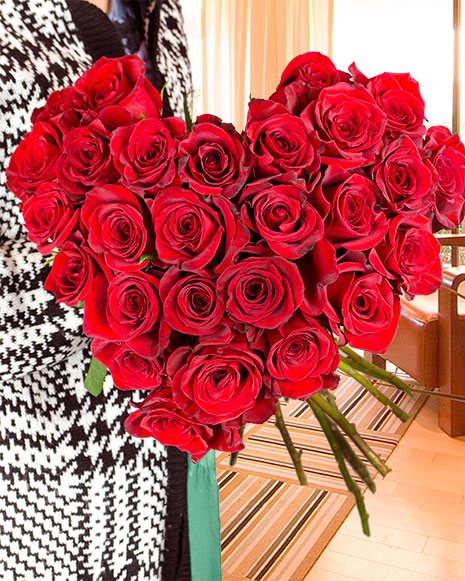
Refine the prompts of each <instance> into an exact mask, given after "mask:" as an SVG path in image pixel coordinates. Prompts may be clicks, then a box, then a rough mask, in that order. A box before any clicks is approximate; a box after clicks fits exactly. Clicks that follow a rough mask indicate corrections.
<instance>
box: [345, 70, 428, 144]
mask: <svg viewBox="0 0 465 581" xmlns="http://www.w3.org/2000/svg"><path fill="white" fill-rule="evenodd" d="M349 70H350V72H351V73H352V75H353V77H354V80H355V82H356V83H361V84H362V85H365V86H366V88H367V89H368V90H369V91H370V93H371V94H372V95H373V97H374V98H375V101H376V103H377V105H378V107H379V108H380V109H382V110H383V111H384V112H385V113H386V115H387V126H386V130H387V132H388V133H389V134H390V135H391V136H392V137H393V138H394V139H396V138H397V137H399V136H400V134H402V135H408V136H410V137H418V136H420V135H424V133H425V126H424V125H423V120H424V118H425V102H424V101H423V97H422V96H421V93H420V85H419V84H418V82H417V81H416V80H415V79H413V78H412V77H411V76H410V74H409V73H382V74H380V75H376V76H375V77H372V78H371V79H368V78H367V77H365V75H364V74H362V73H361V72H360V71H359V70H358V69H357V67H356V66H355V63H352V64H351V65H350V67H349Z"/></svg>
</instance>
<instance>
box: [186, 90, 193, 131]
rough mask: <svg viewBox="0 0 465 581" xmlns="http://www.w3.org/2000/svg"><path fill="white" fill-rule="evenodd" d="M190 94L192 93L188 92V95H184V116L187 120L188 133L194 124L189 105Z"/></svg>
mask: <svg viewBox="0 0 465 581" xmlns="http://www.w3.org/2000/svg"><path fill="white" fill-rule="evenodd" d="M189 95H190V93H187V94H186V95H184V118H185V120H186V129H187V132H188V133H189V131H190V130H191V129H192V125H193V123H192V117H191V113H190V111H189V105H188V104H187V97H188V96H189Z"/></svg>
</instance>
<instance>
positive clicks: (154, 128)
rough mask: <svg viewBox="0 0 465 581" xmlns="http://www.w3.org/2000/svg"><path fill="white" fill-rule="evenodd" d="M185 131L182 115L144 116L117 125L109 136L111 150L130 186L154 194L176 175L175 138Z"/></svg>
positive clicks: (119, 169) (124, 178)
mask: <svg viewBox="0 0 465 581" xmlns="http://www.w3.org/2000/svg"><path fill="white" fill-rule="evenodd" d="M185 132H186V124H185V122H184V121H183V120H182V119H178V118H176V117H171V118H168V119H143V120H141V121H139V122H138V123H136V124H133V125H128V126H125V127H119V128H118V129H116V130H115V131H114V133H113V135H112V138H111V144H110V147H111V153H112V156H113V162H114V164H115V167H116V169H117V170H118V171H119V173H120V174H121V176H122V179H123V182H124V184H125V185H127V186H128V187H129V188H131V189H135V190H142V191H144V192H147V193H150V194H154V193H155V192H156V191H157V189H158V188H162V187H165V186H168V185H170V184H171V182H172V181H173V179H174V177H175V175H176V158H177V154H178V149H177V143H176V139H180V138H181V137H182V136H183V135H184V134H185Z"/></svg>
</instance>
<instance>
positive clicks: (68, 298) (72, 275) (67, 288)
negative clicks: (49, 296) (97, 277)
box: [44, 242, 98, 307]
mask: <svg viewBox="0 0 465 581" xmlns="http://www.w3.org/2000/svg"><path fill="white" fill-rule="evenodd" d="M97 268H98V267H97V264H96V262H95V260H94V259H93V258H92V256H91V254H90V252H89V251H88V249H87V248H85V247H83V246H78V245H77V244H75V243H74V242H65V243H64V245H63V247H62V249H61V250H60V252H58V254H57V255H56V256H55V258H54V259H53V263H52V270H51V272H50V274H49V275H48V277H47V279H46V281H45V284H44V288H45V290H48V291H50V292H52V293H53V294H54V295H55V297H56V302H57V303H65V304H66V305H68V306H69V307H74V306H75V305H77V304H78V303H79V302H80V301H82V300H84V299H85V298H86V296H87V295H88V294H89V292H90V289H91V288H92V282H93V280H94V274H95V273H96V272H97Z"/></svg>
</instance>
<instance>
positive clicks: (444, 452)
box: [282, 398, 465, 581]
mask: <svg viewBox="0 0 465 581" xmlns="http://www.w3.org/2000/svg"><path fill="white" fill-rule="evenodd" d="M436 408H437V400H436V399H435V398H430V399H429V400H428V401H427V402H426V404H425V405H424V406H423V408H422V409H421V411H420V413H419V414H418V415H417V417H416V418H415V420H414V421H413V422H412V424H411V425H410V426H409V428H408V430H407V432H406V434H405V435H404V436H403V438H402V439H401V441H400V443H399V444H398V446H397V447H396V449H395V450H394V452H393V453H392V455H391V457H390V458H389V462H388V464H389V466H390V467H391V468H392V469H393V470H392V472H391V473H390V474H388V476H387V477H386V478H385V479H384V480H381V479H380V478H377V492H376V494H375V495H372V494H370V493H366V494H365V498H366V502H367V507H368V512H369V513H370V524H371V537H370V538H366V537H364V536H363V535H362V533H361V530H360V523H359V519H358V515H357V512H356V511H355V510H353V511H352V512H351V513H350V515H349V517H348V518H347V519H346V521H345V522H344V524H343V525H342V527H341V528H340V529H339V531H338V532H337V534H336V535H335V536H334V537H333V539H332V541H331V542H330V543H329V545H328V546H327V548H326V549H325V551H324V552H323V554H322V555H321V557H320V558H319V559H318V561H317V562H316V563H315V565H314V566H313V568H312V570H311V571H310V573H309V574H308V575H307V577H306V580H308V581H352V580H355V579H357V580H360V579H362V580H364V581H365V580H366V581H385V580H386V581H387V580H389V581H392V580H393V579H395V580H396V581H403V580H405V581H407V580H408V581H439V580H447V581H464V580H465V438H460V439H458V438H455V439H452V438H450V437H448V436H447V435H446V434H444V433H443V432H442V431H441V430H440V428H439V427H438V422H437V409H436ZM282 581H287V580H284V579H283V580H282Z"/></svg>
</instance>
